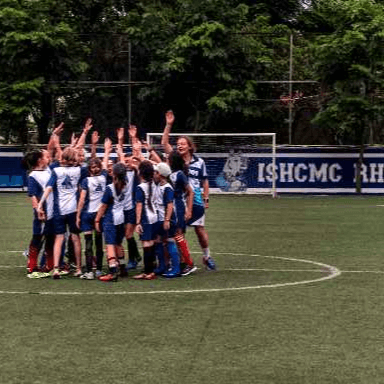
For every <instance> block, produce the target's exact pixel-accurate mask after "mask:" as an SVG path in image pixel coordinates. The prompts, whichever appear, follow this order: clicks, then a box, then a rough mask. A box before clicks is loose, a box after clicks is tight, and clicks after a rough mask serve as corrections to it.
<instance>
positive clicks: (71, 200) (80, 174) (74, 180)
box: [47, 167, 88, 215]
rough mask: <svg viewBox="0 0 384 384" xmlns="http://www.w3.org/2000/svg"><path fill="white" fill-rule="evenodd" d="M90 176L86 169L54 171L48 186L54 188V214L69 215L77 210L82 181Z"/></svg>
mask: <svg viewBox="0 0 384 384" xmlns="http://www.w3.org/2000/svg"><path fill="white" fill-rule="evenodd" d="M87 175H88V173H87V170H86V169H85V168H80V167H57V168H54V169H52V175H51V178H50V179H49V181H48V184H47V186H50V187H52V189H53V197H54V213H55V214H57V215H69V214H70V213H73V212H76V210H77V192H78V187H79V184H80V182H81V180H82V179H84V177H86V176H87Z"/></svg>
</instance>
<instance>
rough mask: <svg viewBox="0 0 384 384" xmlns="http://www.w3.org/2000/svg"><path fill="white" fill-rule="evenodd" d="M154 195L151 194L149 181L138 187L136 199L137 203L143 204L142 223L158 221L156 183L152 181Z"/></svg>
mask: <svg viewBox="0 0 384 384" xmlns="http://www.w3.org/2000/svg"><path fill="white" fill-rule="evenodd" d="M151 188H152V196H151V200H150V196H149V183H141V184H139V185H138V186H137V187H136V193H135V199H136V203H142V204H143V211H142V214H141V224H155V223H156V222H157V212H156V206H155V202H154V199H155V194H156V184H155V183H153V182H152V183H151Z"/></svg>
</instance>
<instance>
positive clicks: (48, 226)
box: [32, 217, 55, 235]
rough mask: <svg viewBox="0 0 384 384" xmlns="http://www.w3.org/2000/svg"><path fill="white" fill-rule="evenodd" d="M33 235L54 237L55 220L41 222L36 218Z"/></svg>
mask: <svg viewBox="0 0 384 384" xmlns="http://www.w3.org/2000/svg"><path fill="white" fill-rule="evenodd" d="M32 233H33V234H34V235H54V234H55V228H54V224H53V218H52V219H50V220H47V221H40V220H38V219H37V218H36V217H35V218H34V219H33V224H32Z"/></svg>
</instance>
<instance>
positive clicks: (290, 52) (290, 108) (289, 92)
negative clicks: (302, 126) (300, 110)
mask: <svg viewBox="0 0 384 384" xmlns="http://www.w3.org/2000/svg"><path fill="white" fill-rule="evenodd" d="M292 77H293V34H292V33H291V35H290V36H289V91H288V94H289V97H290V100H289V103H288V111H289V112H288V143H289V144H292V112H293V111H292V110H293V100H292Z"/></svg>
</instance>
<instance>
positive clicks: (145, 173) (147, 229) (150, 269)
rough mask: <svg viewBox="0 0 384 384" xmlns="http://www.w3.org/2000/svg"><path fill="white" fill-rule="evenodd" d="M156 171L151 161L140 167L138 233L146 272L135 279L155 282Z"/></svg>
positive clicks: (137, 203) (137, 194)
mask: <svg viewBox="0 0 384 384" xmlns="http://www.w3.org/2000/svg"><path fill="white" fill-rule="evenodd" d="M153 174H154V169H153V165H152V163H151V162H150V161H147V160H144V161H142V162H141V163H140V165H139V177H140V181H141V183H140V184H139V185H138V186H137V187H136V194H135V199H136V231H137V233H138V234H139V235H140V240H141V242H142V245H143V251H144V271H143V273H141V274H139V275H136V276H134V279H145V280H153V279H154V278H156V275H155V273H154V267H155V261H156V258H155V247H154V239H155V237H156V225H155V224H156V222H157V212H156V206H155V203H154V190H155V187H156V186H155V184H154V182H153Z"/></svg>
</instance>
